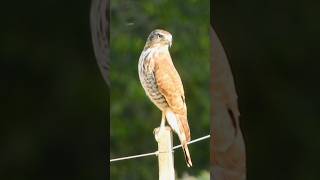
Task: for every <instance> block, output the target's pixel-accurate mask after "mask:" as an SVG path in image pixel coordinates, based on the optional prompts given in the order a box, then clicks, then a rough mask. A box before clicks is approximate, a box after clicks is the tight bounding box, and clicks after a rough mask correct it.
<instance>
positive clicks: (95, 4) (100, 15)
mask: <svg viewBox="0 0 320 180" xmlns="http://www.w3.org/2000/svg"><path fill="white" fill-rule="evenodd" d="M109 5H110V4H109V0H92V1H91V11H90V27H91V36H92V43H93V49H94V54H95V57H96V59H97V62H98V65H99V68H100V71H101V73H102V75H103V78H104V80H105V81H106V82H107V84H108V85H110V80H109V70H110V58H109V39H110V36H109Z"/></svg>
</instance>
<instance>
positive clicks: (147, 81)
mask: <svg viewBox="0 0 320 180" xmlns="http://www.w3.org/2000/svg"><path fill="white" fill-rule="evenodd" d="M154 63H155V54H154V52H152V51H143V52H142V54H141V56H140V59H139V65H138V71H139V78H140V82H141V84H142V87H143V89H144V90H145V92H146V94H147V96H148V97H149V98H150V100H151V101H152V102H153V103H154V104H155V105H156V106H157V107H158V108H159V109H161V110H164V109H165V108H167V107H168V104H167V101H166V99H165V97H164V96H163V95H162V94H161V92H160V91H159V88H158V85H157V82H156V77H155V74H154Z"/></svg>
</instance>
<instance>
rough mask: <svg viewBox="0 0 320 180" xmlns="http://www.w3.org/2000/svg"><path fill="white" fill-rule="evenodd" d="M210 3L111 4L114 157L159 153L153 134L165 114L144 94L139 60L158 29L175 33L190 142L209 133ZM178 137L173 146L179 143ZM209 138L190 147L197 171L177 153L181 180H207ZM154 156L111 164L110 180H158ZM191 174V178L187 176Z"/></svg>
mask: <svg viewBox="0 0 320 180" xmlns="http://www.w3.org/2000/svg"><path fill="white" fill-rule="evenodd" d="M209 5H210V1H208V0H207V1H202V0H179V1H170V0H153V1H150V0H139V1H132V0H113V1H111V29H110V46H111V49H110V53H111V63H110V64H111V73H110V77H111V99H110V104H111V107H110V117H111V119H110V158H118V157H123V156H129V155H136V154H142V153H148V152H154V151H156V150H157V142H156V141H155V139H154V135H153V130H154V128H156V127H159V126H160V121H161V111H160V110H159V109H158V108H157V107H156V106H155V105H154V104H153V103H152V102H151V101H150V100H149V99H148V97H147V96H146V94H145V92H144V90H143V88H142V86H141V83H140V81H139V76H138V61H139V56H140V54H141V52H142V50H143V47H144V45H145V41H146V40H147V37H148V35H149V34H150V32H151V31H153V30H154V29H156V28H161V29H165V30H167V31H169V32H170V33H171V34H172V35H173V44H172V47H171V48H170V54H171V56H172V59H173V63H174V65H175V67H176V69H177V71H178V72H179V74H180V76H181V79H182V82H183V84H184V89H185V96H186V103H187V108H188V121H189V126H190V130H191V138H192V139H196V138H199V137H202V136H205V135H208V134H209V133H210V115H209V114H210V112H209V109H210V98H209V97H210V92H209V83H210V34H209V33H210V31H209V30H210V23H209V22H210V6H209ZM173 136H174V145H176V144H179V140H178V138H177V136H176V134H174V135H173ZM209 143H210V141H209V139H207V140H204V141H201V142H199V143H196V144H192V145H190V146H189V149H190V153H191V156H192V161H193V167H192V168H188V167H187V165H186V163H185V160H184V156H183V152H182V150H181V149H179V150H176V151H175V153H174V158H175V162H174V165H175V170H176V173H177V177H178V178H181V179H190V178H191V177H188V176H192V177H193V178H196V179H198V180H206V179H209V170H210V168H209V163H210V162H209V161H210V146H209ZM158 173H159V172H158V160H157V157H156V156H150V157H143V158H140V159H133V160H126V161H119V162H114V163H111V164H110V177H111V179H119V180H125V179H130V180H144V179H146V180H149V179H158ZM186 174H188V175H186Z"/></svg>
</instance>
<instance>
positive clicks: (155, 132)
mask: <svg viewBox="0 0 320 180" xmlns="http://www.w3.org/2000/svg"><path fill="white" fill-rule="evenodd" d="M165 125H166V119H165V115H164V112H162V117H161V124H160V128H156V129H155V130H154V131H153V134H155V138H156V140H157V141H158V139H159V136H160V135H161V133H162V132H163V131H164V130H165V127H166V126H165Z"/></svg>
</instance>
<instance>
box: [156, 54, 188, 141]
mask: <svg viewBox="0 0 320 180" xmlns="http://www.w3.org/2000/svg"><path fill="white" fill-rule="evenodd" d="M155 79H156V82H157V85H158V88H159V91H160V92H161V93H162V95H163V96H164V97H165V98H166V101H167V103H168V105H169V107H170V108H171V110H172V111H173V112H174V113H175V114H176V116H177V118H178V119H179V120H180V122H179V126H180V129H183V131H184V133H185V136H186V140H187V141H190V129H189V125H188V119H187V106H186V103H185V97H184V90H183V85H182V82H181V79H180V76H179V74H178V72H177V70H176V69H175V67H174V65H173V63H172V60H171V57H170V55H169V54H163V55H161V56H160V57H157V60H156V61H155Z"/></svg>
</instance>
